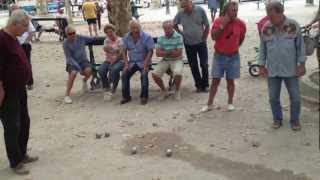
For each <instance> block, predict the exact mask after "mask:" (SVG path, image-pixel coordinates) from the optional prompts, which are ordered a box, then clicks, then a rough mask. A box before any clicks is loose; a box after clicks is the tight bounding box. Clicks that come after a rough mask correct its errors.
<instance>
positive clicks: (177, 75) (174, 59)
mask: <svg viewBox="0 0 320 180" xmlns="http://www.w3.org/2000/svg"><path fill="white" fill-rule="evenodd" d="M162 27H163V31H164V33H165V34H164V36H160V37H159V38H158V42H157V47H156V54H157V56H158V57H162V60H161V61H160V62H159V63H158V65H157V66H156V68H155V70H154V71H153V72H152V77H153V80H154V81H155V82H156V84H157V85H158V86H159V87H160V89H161V91H162V97H161V99H165V98H167V97H168V91H167V90H166V88H165V86H164V84H163V81H162V79H161V77H162V75H163V74H164V73H166V72H167V71H168V70H170V71H171V72H172V74H173V76H174V84H175V88H176V89H175V98H176V99H177V100H180V99H181V95H180V91H179V89H180V84H181V79H182V69H183V61H182V48H183V41H182V36H181V35H180V34H178V33H177V32H175V31H174V30H173V22H172V21H165V22H163V24H162Z"/></svg>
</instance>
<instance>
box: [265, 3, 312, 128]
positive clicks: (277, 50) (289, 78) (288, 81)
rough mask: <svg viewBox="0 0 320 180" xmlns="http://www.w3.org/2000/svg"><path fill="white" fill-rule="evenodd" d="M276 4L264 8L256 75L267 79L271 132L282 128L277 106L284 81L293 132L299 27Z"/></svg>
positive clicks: (301, 60)
mask: <svg viewBox="0 0 320 180" xmlns="http://www.w3.org/2000/svg"><path fill="white" fill-rule="evenodd" d="M283 12H284V7H283V5H282V4H281V3H280V2H278V1H273V2H270V3H269V4H267V15H268V16H269V19H270V20H269V21H268V22H267V23H266V24H265V25H264V27H263V29H262V35H261V43H260V60H259V64H260V72H261V74H262V75H264V76H268V90H269V99H270V100H269V101H270V105H271V109H272V114H273V121H274V122H273V128H275V129H278V128H280V127H281V125H282V120H283V116H282V108H281V103H280V92H281V83H282V81H284V83H285V85H286V87H287V89H288V92H289V97H290V123H291V128H292V130H294V131H299V130H300V129H301V126H300V123H299V118H300V109H301V101H300V91H299V76H302V75H304V74H305V71H306V70H305V65H304V64H305V60H306V58H305V48H304V42H303V38H302V35H301V32H300V26H299V24H298V23H297V22H296V21H295V20H293V19H289V18H287V17H286V16H284V14H283Z"/></svg>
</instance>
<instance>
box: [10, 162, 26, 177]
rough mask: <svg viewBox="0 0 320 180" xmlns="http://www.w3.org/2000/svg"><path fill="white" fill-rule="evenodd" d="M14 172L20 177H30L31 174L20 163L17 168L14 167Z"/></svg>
mask: <svg viewBox="0 0 320 180" xmlns="http://www.w3.org/2000/svg"><path fill="white" fill-rule="evenodd" d="M12 171H13V172H14V173H16V174H18V175H28V174H29V173H30V171H29V170H28V169H27V168H26V167H25V166H24V165H23V164H22V163H19V164H18V165H17V166H16V167H13V168H12Z"/></svg>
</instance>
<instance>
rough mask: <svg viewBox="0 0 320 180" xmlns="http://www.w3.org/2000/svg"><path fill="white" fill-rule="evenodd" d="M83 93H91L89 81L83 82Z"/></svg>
mask: <svg viewBox="0 0 320 180" xmlns="http://www.w3.org/2000/svg"><path fill="white" fill-rule="evenodd" d="M82 91H83V92H84V93H86V92H88V91H89V88H88V84H87V81H86V80H84V79H83V80H82Z"/></svg>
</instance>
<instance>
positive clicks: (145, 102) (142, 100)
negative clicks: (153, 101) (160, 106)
mask: <svg viewBox="0 0 320 180" xmlns="http://www.w3.org/2000/svg"><path fill="white" fill-rule="evenodd" d="M147 103H148V99H147V98H141V100H140V104H141V105H146V104H147Z"/></svg>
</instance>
